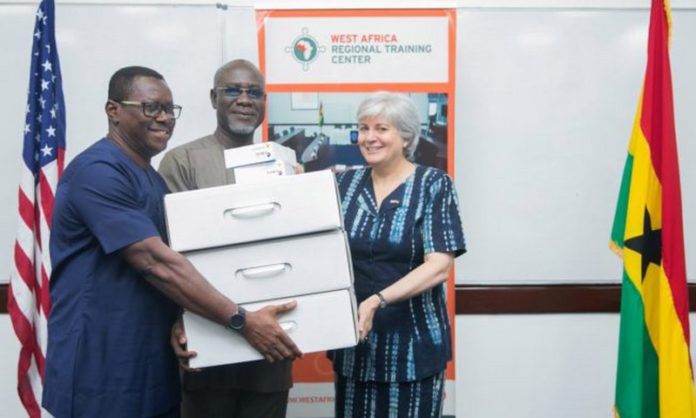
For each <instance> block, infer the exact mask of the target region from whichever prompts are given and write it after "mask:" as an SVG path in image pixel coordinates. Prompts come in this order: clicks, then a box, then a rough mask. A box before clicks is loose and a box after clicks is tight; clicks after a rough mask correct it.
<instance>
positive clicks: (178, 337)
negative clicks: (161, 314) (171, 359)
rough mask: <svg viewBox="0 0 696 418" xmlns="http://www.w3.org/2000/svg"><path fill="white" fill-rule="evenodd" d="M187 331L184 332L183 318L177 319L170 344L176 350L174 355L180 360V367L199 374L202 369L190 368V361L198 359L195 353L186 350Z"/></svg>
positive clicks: (173, 326)
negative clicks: (194, 358)
mask: <svg viewBox="0 0 696 418" xmlns="http://www.w3.org/2000/svg"><path fill="white" fill-rule="evenodd" d="M186 342H187V340H186V331H185V330H184V321H183V319H182V317H181V316H179V318H177V320H176V322H174V325H172V332H171V335H170V337H169V344H170V345H171V346H172V349H173V350H174V354H175V355H176V357H177V358H178V359H179V366H181V368H182V369H184V370H186V371H187V372H198V371H200V369H192V368H190V367H189V359H191V358H193V357H196V354H197V353H196V352H195V351H188V350H186Z"/></svg>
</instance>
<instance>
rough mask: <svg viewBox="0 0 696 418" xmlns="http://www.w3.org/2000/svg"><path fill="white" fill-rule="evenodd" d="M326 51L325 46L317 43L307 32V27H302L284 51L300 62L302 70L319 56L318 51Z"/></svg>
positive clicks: (305, 69)
mask: <svg viewBox="0 0 696 418" xmlns="http://www.w3.org/2000/svg"><path fill="white" fill-rule="evenodd" d="M325 51H326V47H325V46H321V45H319V42H318V41H317V40H316V38H314V37H313V36H311V35H310V34H309V29H307V28H302V34H301V35H300V36H298V37H297V38H295V40H294V41H292V45H290V46H286V47H285V52H287V53H289V54H290V55H292V57H293V58H294V59H295V61H297V62H299V63H300V64H302V69H303V70H304V71H308V70H309V64H311V63H313V62H314V61H316V60H317V58H318V57H319V53H320V52H321V53H323V52H325Z"/></svg>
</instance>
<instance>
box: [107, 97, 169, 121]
mask: <svg viewBox="0 0 696 418" xmlns="http://www.w3.org/2000/svg"><path fill="white" fill-rule="evenodd" d="M116 102H117V103H121V104H122V105H126V106H140V107H141V108H142V109H143V115H145V116H147V117H148V118H156V117H158V116H159V115H161V114H162V112H164V114H165V115H167V116H169V117H170V118H172V119H178V118H179V116H181V106H179V105H163V104H160V103H154V102H134V101H129V100H120V101H119V100H117V101H116Z"/></svg>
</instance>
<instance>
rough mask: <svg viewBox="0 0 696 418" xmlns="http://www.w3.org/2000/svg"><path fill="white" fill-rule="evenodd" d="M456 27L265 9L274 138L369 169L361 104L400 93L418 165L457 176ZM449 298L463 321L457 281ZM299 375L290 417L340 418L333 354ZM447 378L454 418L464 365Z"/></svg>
mask: <svg viewBox="0 0 696 418" xmlns="http://www.w3.org/2000/svg"><path fill="white" fill-rule="evenodd" d="M455 26H456V13H455V10H454V9H438V10H435V9H428V10H418V9H413V10H411V9H409V10H259V11H257V30H258V40H259V64H260V69H261V71H262V72H263V73H264V75H265V78H266V91H267V93H268V98H267V107H266V110H267V118H266V120H265V121H264V126H263V137H264V140H267V141H273V142H276V143H279V144H282V145H284V146H287V147H290V148H292V149H294V150H295V152H296V155H297V158H298V162H299V163H301V164H302V165H303V166H304V168H305V170H306V171H316V170H323V169H333V170H334V171H341V170H347V169H351V168H354V167H358V166H362V165H364V164H365V161H364V159H363V157H362V155H361V154H360V151H359V148H358V145H357V141H358V122H357V120H356V111H357V108H358V105H359V103H360V102H361V101H362V99H363V98H365V97H366V96H367V95H369V94H370V93H372V92H375V91H389V92H398V93H401V94H404V95H407V96H409V97H411V99H413V101H414V102H415V103H416V107H417V108H418V112H419V118H420V124H421V128H420V141H419V145H418V147H417V149H416V152H415V162H416V163H418V164H422V165H427V166H433V167H437V168H439V169H442V170H445V171H447V172H448V173H449V174H450V175H451V176H454V174H455V173H454V161H453V155H454V114H455V113H454V105H455V103H454V74H455V68H454V67H455V35H456V33H455V31H456V27H455ZM447 294H448V297H447V299H448V313H449V319H450V323H451V324H452V325H453V324H454V279H453V276H452V277H450V280H448V282H447ZM453 330H454V327H453V326H452V332H454V331H453ZM452 341H453V342H454V336H453V335H452ZM453 352H454V347H453ZM293 377H294V382H295V383H294V387H293V388H292V389H291V391H290V397H289V401H288V403H289V404H288V416H289V417H300V416H301V417H330V416H333V413H334V409H333V403H334V398H333V396H334V385H333V381H334V378H333V371H332V367H331V363H330V362H329V360H328V359H327V358H326V354H325V353H313V354H306V355H305V356H304V358H303V359H301V360H297V361H295V363H294V367H293ZM445 378H446V383H445V402H444V415H445V416H454V413H455V404H454V359H452V361H450V362H449V363H448V366H447V370H446V372H445Z"/></svg>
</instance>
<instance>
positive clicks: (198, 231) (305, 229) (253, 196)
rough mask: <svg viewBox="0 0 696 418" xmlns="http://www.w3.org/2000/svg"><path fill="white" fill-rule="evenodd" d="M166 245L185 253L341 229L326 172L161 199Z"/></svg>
mask: <svg viewBox="0 0 696 418" xmlns="http://www.w3.org/2000/svg"><path fill="white" fill-rule="evenodd" d="M164 206H165V212H166V216H167V229H168V232H169V245H170V246H171V248H173V249H174V250H176V251H191V250H198V249H202V248H211V247H220V246H224V245H232V244H240V243H245V242H252V241H260V240H266V239H271V238H280V237H287V236H292V235H299V234H307V233H313V232H320V231H329V230H332V229H337V228H342V226H343V217H342V215H341V208H340V200H339V196H338V189H337V187H336V179H335V177H334V175H333V173H331V172H330V171H328V170H323V171H316V172H313V173H306V174H299V175H294V176H279V177H276V178H274V179H273V180H272V181H270V180H269V181H268V182H263V183H259V184H232V185H228V186H220V187H211V188H207V189H200V190H192V191H187V192H180V193H172V194H168V195H166V196H165V197H164Z"/></svg>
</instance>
